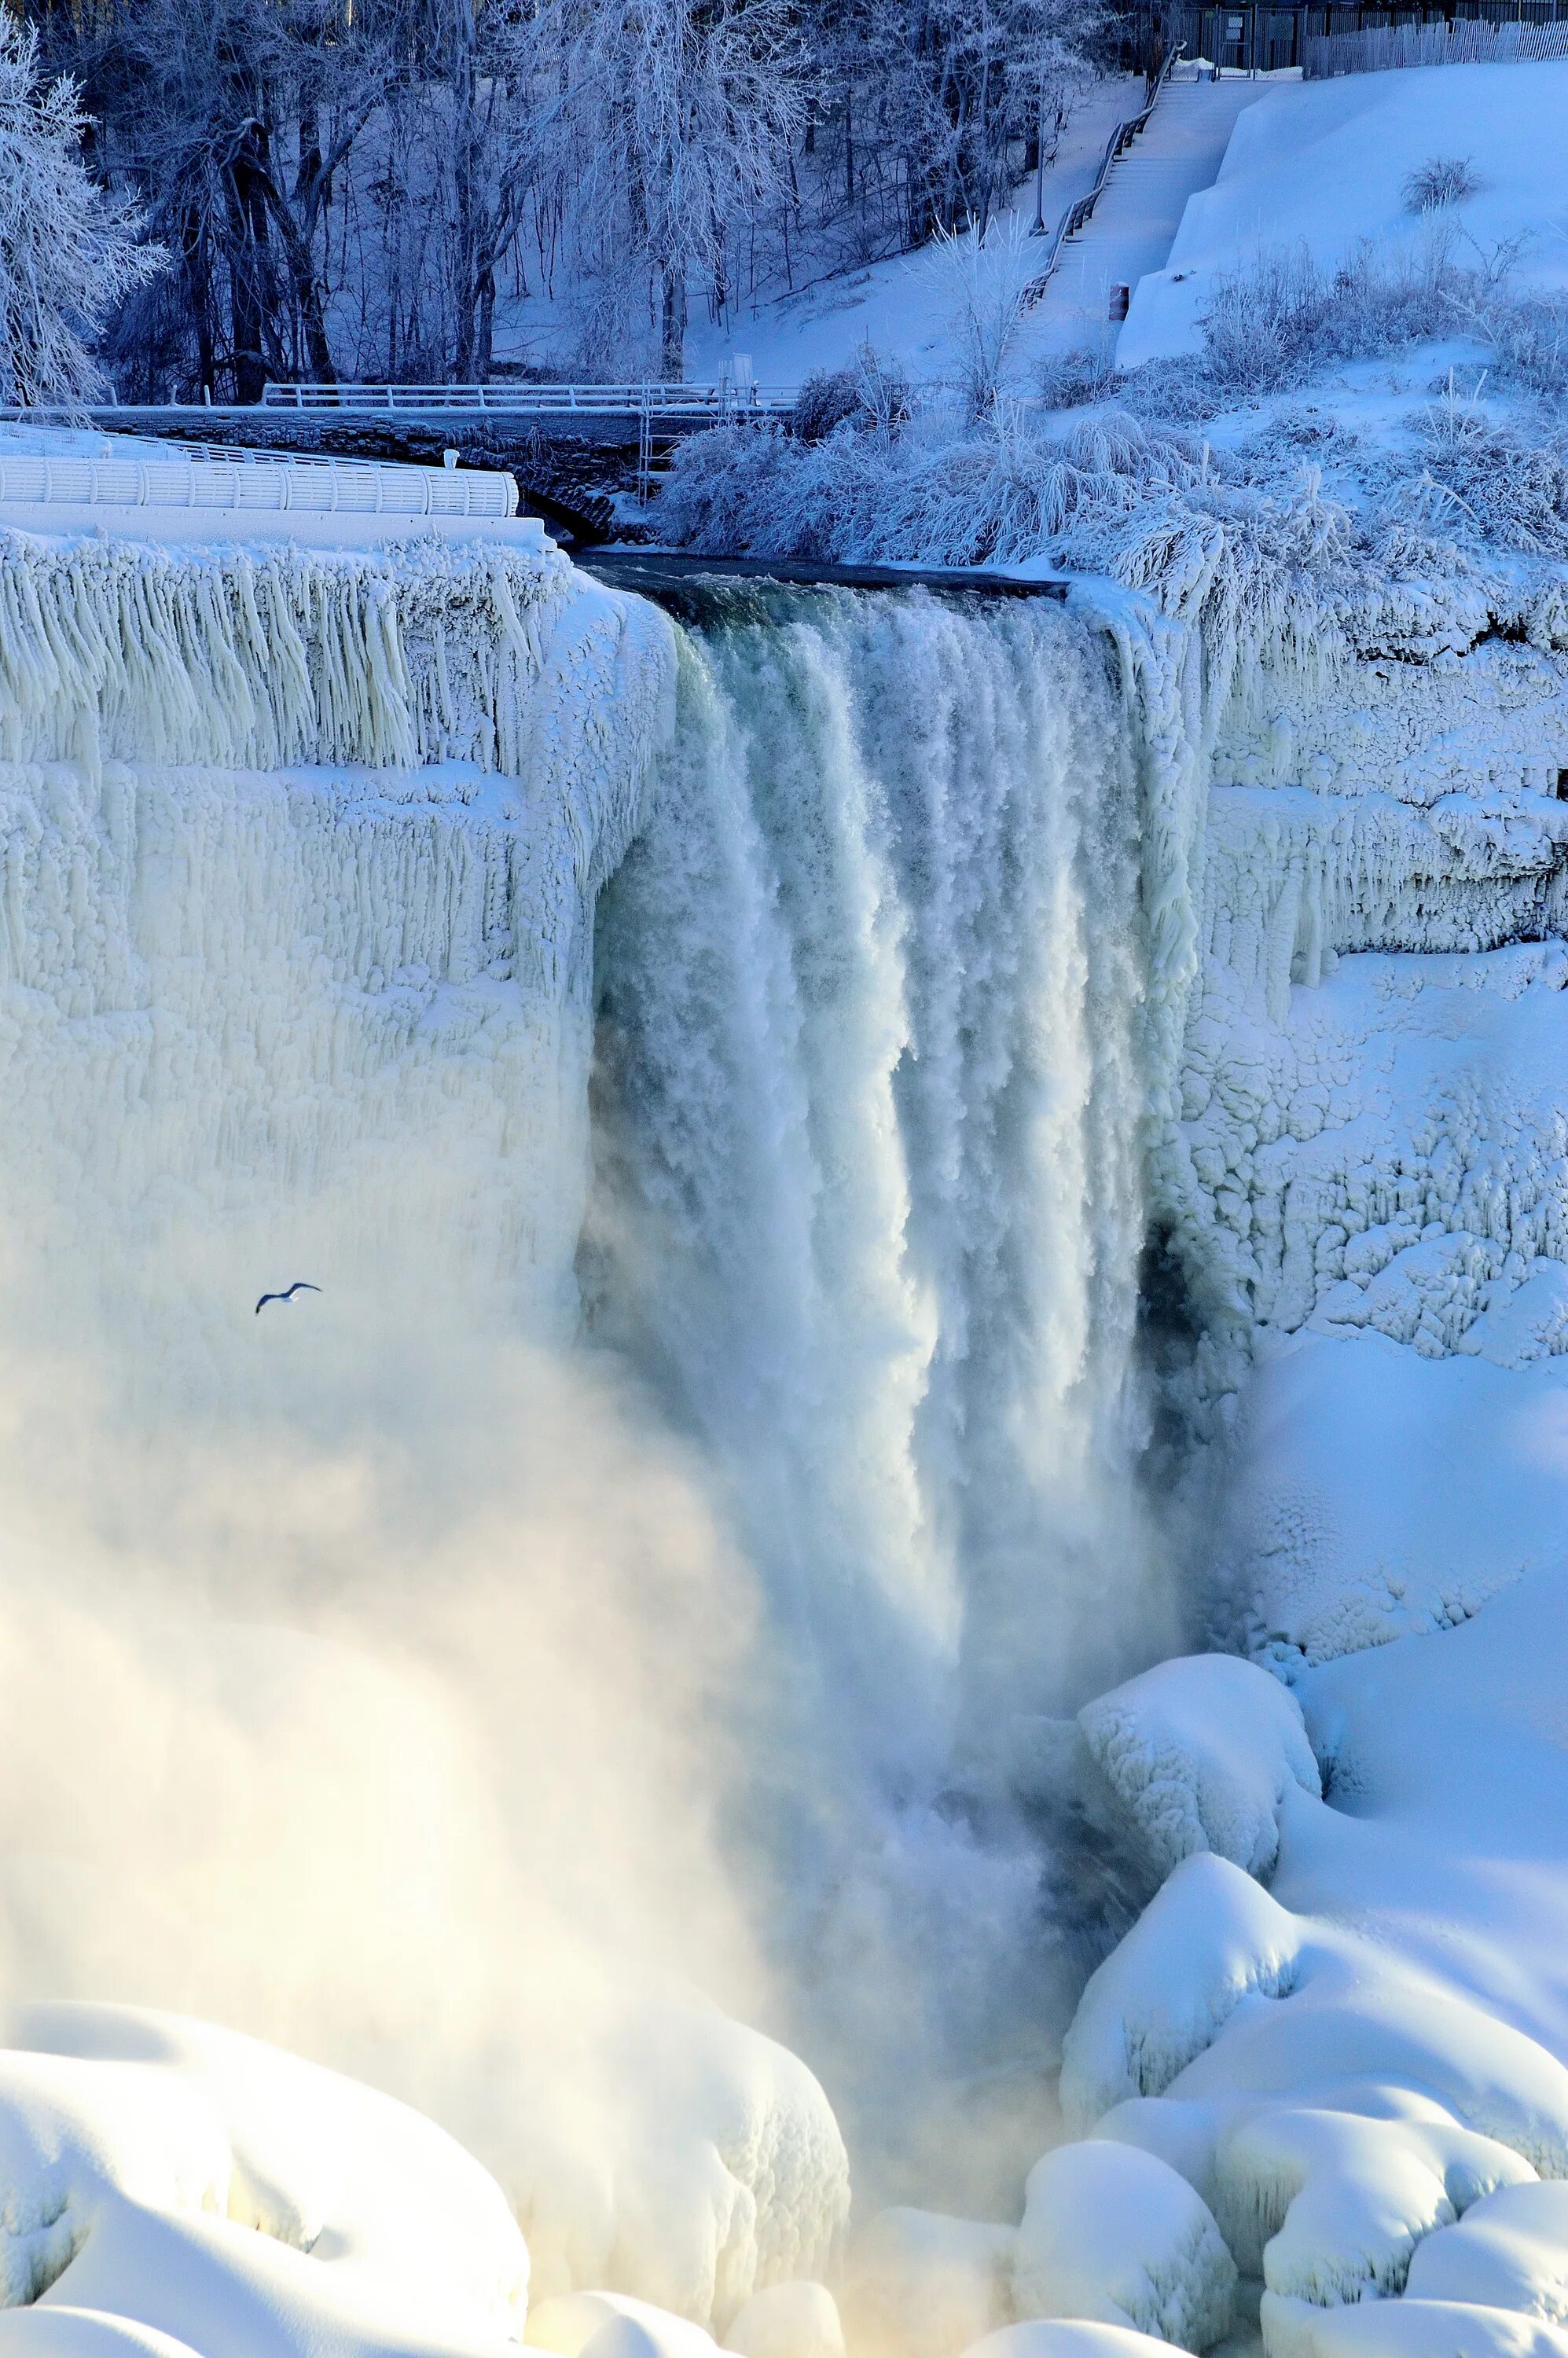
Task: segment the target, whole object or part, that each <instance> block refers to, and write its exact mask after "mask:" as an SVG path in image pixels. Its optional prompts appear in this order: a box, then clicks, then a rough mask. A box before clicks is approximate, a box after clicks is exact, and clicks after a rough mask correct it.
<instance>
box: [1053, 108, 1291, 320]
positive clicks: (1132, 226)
mask: <svg viewBox="0 0 1568 2358" xmlns="http://www.w3.org/2000/svg"><path fill="white" fill-rule="evenodd" d="M1270 87H1271V84H1270V83H1269V82H1268V81H1240V80H1237V81H1219V82H1210V81H1205V82H1173V83H1170V84H1168V85H1167V87H1166V88H1165V90H1164V91H1163V92H1162V94H1161V97H1160V102H1159V104H1158V105H1157V106H1156V107H1155V109H1154V113H1153V114H1152V117H1151V118H1150V122H1149V125H1148V128H1147V129H1146V130H1145V131H1143V132H1142V133H1141V135H1140V136H1139V137H1138V138H1137V140H1135V141H1134V143H1133V145H1132V146H1130V148H1129V149H1128V151H1127V153H1126V155H1125V156H1123V157H1120V158H1119V161H1118V162H1117V163H1116V165H1115V166H1114V167H1113V168H1112V171H1111V176H1110V178H1109V180H1108V183H1107V186H1106V190H1105V194H1104V195H1103V196H1102V197H1101V199H1100V200H1099V203H1098V205H1097V206H1096V208H1095V211H1094V213H1093V215H1092V216H1091V218H1090V220H1089V222H1087V226H1086V227H1085V228H1084V229H1083V231H1082V232H1081V233H1079V235H1078V236H1076V237H1075V238H1073V239H1071V240H1070V241H1069V243H1067V245H1066V246H1065V248H1064V249H1063V254H1062V261H1061V266H1060V268H1059V269H1058V270H1057V271H1056V272H1055V274H1054V276H1053V278H1052V279H1051V281H1050V284H1049V285H1048V287H1046V290H1045V293H1044V297H1042V299H1041V302H1040V305H1039V308H1037V310H1036V311H1035V314H1034V319H1035V321H1036V322H1037V327H1036V331H1035V338H1032V341H1035V340H1036V339H1037V340H1038V341H1039V343H1040V345H1041V348H1042V349H1044V350H1045V351H1048V352H1078V351H1083V350H1086V349H1088V350H1096V349H1101V350H1106V349H1108V347H1109V345H1110V342H1111V340H1112V338H1113V336H1114V334H1115V330H1114V328H1113V327H1112V324H1111V320H1110V289H1111V288H1112V287H1136V286H1137V284H1138V281H1139V280H1140V278H1141V277H1142V276H1144V274H1145V272H1147V271H1151V270H1161V269H1162V268H1163V267H1164V265H1165V260H1166V257H1167V256H1168V254H1170V251H1171V247H1172V244H1173V242H1174V239H1175V235H1176V232H1177V230H1178V229H1179V228H1180V227H1181V221H1182V214H1183V211H1184V208H1185V206H1186V201H1187V199H1188V198H1189V197H1191V196H1193V195H1195V193H1196V192H1197V190H1198V189H1206V188H1209V187H1211V186H1212V185H1213V183H1214V181H1215V179H1216V178H1217V175H1218V172H1219V168H1220V165H1221V163H1222V162H1223V161H1224V158H1225V151H1226V148H1227V146H1228V144H1229V141H1230V135H1231V132H1232V130H1233V129H1234V128H1235V125H1236V118H1237V116H1238V114H1240V113H1241V111H1242V109H1243V108H1244V107H1247V106H1250V105H1252V104H1253V103H1255V101H1257V100H1258V99H1260V98H1261V97H1262V96H1263V94H1264V92H1266V91H1267V90H1268V89H1269V88H1270Z"/></svg>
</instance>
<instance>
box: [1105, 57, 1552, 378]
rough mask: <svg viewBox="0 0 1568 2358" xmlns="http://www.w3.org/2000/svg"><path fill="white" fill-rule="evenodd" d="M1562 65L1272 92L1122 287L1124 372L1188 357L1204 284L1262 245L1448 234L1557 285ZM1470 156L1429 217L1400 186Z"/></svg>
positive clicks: (1451, 71)
mask: <svg viewBox="0 0 1568 2358" xmlns="http://www.w3.org/2000/svg"><path fill="white" fill-rule="evenodd" d="M1565 107H1568V63H1548V64H1541V65H1510V66H1491V65H1487V66H1479V65H1477V66H1432V67H1421V68H1417V69H1413V70H1404V71H1399V72H1390V73H1377V74H1347V75H1345V76H1343V77H1341V78H1340V79H1339V80H1337V81H1322V82H1304V83H1297V84H1293V85H1292V86H1290V87H1288V88H1283V89H1278V90H1274V91H1271V92H1269V93H1268V95H1267V96H1266V97H1264V98H1261V99H1260V100H1259V102H1258V103H1257V104H1256V105H1255V106H1251V107H1249V108H1248V109H1247V111H1246V112H1245V113H1244V114H1242V115H1241V116H1240V117H1239V119H1238V123H1237V125H1236V130H1235V133H1234V134H1233V135H1232V138H1231V142H1230V146H1229V147H1228V149H1227V153H1226V157H1225V161H1224V164H1223V165H1222V167H1221V168H1220V172H1219V176H1218V178H1217V181H1216V183H1215V185H1214V187H1213V188H1211V189H1204V190H1200V192H1199V193H1198V194H1197V195H1196V196H1194V197H1193V198H1191V199H1190V200H1189V201H1188V203H1187V207H1186V211H1185V212H1184V215H1183V217H1182V225H1181V228H1180V230H1179V231H1178V232H1177V234H1176V239H1175V243H1174V244H1173V247H1172V249H1171V254H1170V259H1169V261H1168V262H1167V263H1166V265H1165V266H1164V268H1163V269H1162V270H1159V271H1157V272H1154V273H1152V275H1151V276H1147V277H1145V278H1144V279H1142V280H1141V283H1140V284H1139V286H1138V287H1136V288H1135V289H1134V292H1133V297H1132V304H1131V308H1130V311H1129V314H1128V319H1127V325H1126V327H1125V328H1124V329H1123V330H1122V332H1121V337H1120V341H1119V344H1118V346H1117V362H1118V365H1119V367H1121V368H1124V369H1125V368H1136V367H1137V366H1139V364H1140V363H1141V362H1144V361H1148V360H1154V359H1158V358H1160V357H1161V356H1162V355H1168V354H1174V353H1180V352H1194V351H1195V350H1196V349H1197V348H1198V344H1199V341H1200V338H1199V333H1198V328H1197V319H1198V315H1199V313H1200V311H1201V310H1202V309H1203V308H1204V302H1205V298H1206V293H1207V290H1208V288H1209V287H1211V286H1212V284H1213V282H1214V279H1215V277H1216V276H1217V275H1219V274H1222V273H1224V272H1226V271H1233V270H1236V269H1238V268H1240V267H1244V266H1246V265H1249V264H1250V263H1252V262H1254V261H1256V260H1257V258H1258V256H1259V255H1260V254H1263V253H1267V252H1273V251H1281V250H1285V251H1290V250H1304V251H1305V252H1306V253H1308V254H1311V255H1312V257H1313V258H1314V261H1316V262H1317V263H1319V264H1320V265H1324V266H1325V267H1327V268H1330V269H1332V268H1333V266H1334V265H1336V264H1337V263H1339V262H1341V261H1343V260H1344V259H1345V258H1346V255H1348V254H1350V253H1352V251H1353V250H1354V249H1355V248H1356V246H1357V244H1358V243H1360V241H1361V240H1363V239H1373V240H1377V241H1379V242H1380V243H1392V244H1393V245H1394V246H1396V247H1398V248H1402V249H1404V250H1406V251H1408V252H1409V253H1410V254H1411V256H1412V257H1419V256H1420V254H1421V253H1422V249H1423V247H1424V246H1425V245H1426V244H1428V243H1430V241H1431V239H1432V238H1433V235H1434V234H1436V235H1442V234H1444V233H1454V234H1455V235H1456V236H1457V237H1458V239H1459V240H1461V241H1462V243H1463V245H1464V248H1465V255H1464V258H1465V259H1466V260H1467V261H1471V262H1473V263H1476V264H1479V263H1481V262H1483V261H1486V260H1489V259H1493V258H1495V257H1497V256H1498V255H1499V254H1501V253H1502V252H1504V251H1505V250H1507V249H1509V248H1511V247H1512V246H1513V244H1514V242H1515V241H1519V242H1520V243H1519V252H1518V257H1517V265H1516V266H1517V274H1518V276H1519V279H1520V280H1521V282H1524V283H1530V284H1536V285H1541V286H1548V287H1559V286H1562V285H1563V283H1564V282H1565V281H1568V228H1565V226H1564V222H1565V219H1568V156H1565V155H1564V153H1563V140H1562V123H1563V110H1564V108H1565ZM1433 157H1460V158H1467V159H1468V160H1469V162H1470V163H1471V165H1472V167H1473V168H1474V171H1475V174H1476V179H1477V181H1478V183H1479V185H1478V187H1477V189H1476V193H1475V194H1474V195H1473V196H1471V197H1469V198H1467V199H1466V200H1465V201H1464V203H1463V204H1462V205H1459V206H1456V207H1454V208H1453V209H1452V210H1451V211H1447V212H1445V213H1444V214H1443V215H1442V216H1441V217H1440V218H1439V219H1437V220H1434V219H1433V217H1432V216H1426V217H1422V216H1421V215H1418V214H1416V213H1414V212H1412V211H1411V205H1410V202H1409V200H1408V197H1407V194H1406V182H1407V181H1408V179H1409V178H1410V176H1411V173H1412V172H1414V171H1416V170H1417V169H1418V168H1419V167H1420V166H1421V165H1422V164H1424V163H1426V162H1428V161H1429V160H1430V159H1432V158H1433Z"/></svg>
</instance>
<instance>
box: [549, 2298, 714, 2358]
mask: <svg viewBox="0 0 1568 2358" xmlns="http://www.w3.org/2000/svg"><path fill="white" fill-rule="evenodd" d="M621 2326H626V2327H630V2328H631V2329H632V2330H633V2334H634V2336H635V2339H634V2340H633V2341H622V2342H616V2341H615V2339H614V2336H613V2335H612V2334H611V2333H610V2332H609V2331H608V2329H611V2328H614V2327H621ZM601 2339H602V2341H603V2346H604V2348H605V2349H606V2350H608V2349H610V2348H611V2347H612V2346H613V2347H615V2348H617V2349H623V2350H624V2351H625V2352H626V2353H627V2358H630V2353H632V2351H633V2350H636V2351H638V2352H640V2353H643V2358H712V2353H713V2346H714V2344H713V2336H712V2335H711V2333H707V2332H705V2331H703V2329H702V2327H701V2326H700V2325H693V2324H692V2322H691V2320H689V2319H688V2318H685V2317H677V2316H676V2315H675V2313H674V2312H673V2310H670V2309H659V2308H657V2307H656V2306H655V2305H654V2302H652V2301H649V2300H637V2299H633V2296H632V2295H631V2294H630V2293H621V2292H589V2291H583V2292H558V2293H555V2294H553V2295H552V2296H551V2298H550V2299H548V2300H542V2301H538V2302H536V2303H535V2305H534V2307H533V2308H532V2309H530V2310H529V2312H528V2327H527V2331H526V2333H525V2334H524V2340H525V2341H526V2342H528V2344H529V2346H530V2348H532V2349H535V2350H553V2351H555V2352H556V2353H557V2358H579V2352H580V2351H583V2350H586V2349H588V2348H589V2346H590V2345H591V2346H592V2347H594V2348H596V2349H597V2348H598V2347H600V2342H601Z"/></svg>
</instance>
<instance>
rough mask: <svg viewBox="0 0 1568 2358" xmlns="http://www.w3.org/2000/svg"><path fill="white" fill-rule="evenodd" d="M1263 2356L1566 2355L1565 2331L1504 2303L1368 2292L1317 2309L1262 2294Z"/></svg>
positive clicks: (1544, 2357) (1432, 2357)
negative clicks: (1382, 2296)
mask: <svg viewBox="0 0 1568 2358" xmlns="http://www.w3.org/2000/svg"><path fill="white" fill-rule="evenodd" d="M1262 2311H1263V2346H1264V2348H1265V2350H1267V2352H1268V2353H1269V2358H1568V2333H1563V2331H1561V2330H1560V2329H1559V2328H1558V2327H1556V2326H1553V2325H1548V2324H1547V2323H1545V2322H1544V2321H1543V2320H1541V2319H1539V2318H1533V2317H1521V2316H1519V2313H1518V2311H1517V2310H1511V2309H1471V2308H1467V2307H1464V2308H1462V2307H1460V2306H1459V2305H1458V2304H1456V2303H1454V2302H1451V2301H1438V2300H1373V2301H1361V2302H1357V2304H1356V2305H1355V2306H1354V2307H1353V2308H1346V2309H1319V2308H1318V2307H1317V2306H1316V2305H1315V2303H1314V2302H1312V2301H1306V2300H1281V2299H1279V2298H1278V2297H1277V2296H1276V2295H1275V2294H1273V2293H1265V2294H1264V2296H1263V2304H1262Z"/></svg>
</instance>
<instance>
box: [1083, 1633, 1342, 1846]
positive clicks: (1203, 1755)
mask: <svg viewBox="0 0 1568 2358" xmlns="http://www.w3.org/2000/svg"><path fill="white" fill-rule="evenodd" d="M1078 1725H1080V1726H1081V1727H1082V1729H1083V1731H1084V1734H1085V1736H1086V1737H1087V1742H1088V1746H1089V1750H1090V1751H1091V1753H1092V1754H1093V1756H1094V1758H1095V1760H1096V1762H1097V1764H1098V1767H1099V1768H1100V1769H1101V1771H1102V1772H1103V1774H1104V1775H1105V1777H1106V1779H1107V1781H1108V1783H1109V1785H1110V1787H1111V1790H1113V1792H1115V1794H1116V1795H1117V1798H1118V1799H1119V1801H1120V1802H1121V1804H1122V1807H1123V1808H1124V1809H1125V1810H1126V1812H1127V1813H1128V1815H1129V1817H1130V1819H1131V1820H1132V1822H1133V1823H1134V1825H1135V1826H1136V1827H1137V1829H1138V1831H1139V1833H1140V1834H1141V1836H1142V1837H1143V1840H1144V1842H1145V1843H1146V1844H1147V1845H1148V1847H1149V1850H1150V1851H1151V1853H1152V1856H1153V1859H1154V1862H1155V1864H1156V1866H1158V1867H1159V1869H1160V1871H1161V1872H1162V1874H1169V1872H1170V1870H1171V1868H1172V1867H1173V1866H1177V1865H1178V1864H1179V1863H1180V1861H1181V1860H1183V1859H1184V1858H1187V1857H1190V1856H1191V1855H1193V1854H1194V1853H1195V1852H1197V1851H1213V1852H1214V1853H1215V1854H1216V1855H1217V1856H1218V1857H1220V1858H1227V1859H1229V1860H1230V1861H1231V1862H1232V1864H1233V1865H1234V1866H1239V1867H1243V1868H1245V1869H1246V1871H1247V1873H1248V1874H1249V1875H1266V1874H1267V1873H1268V1871H1269V1869H1270V1868H1271V1866H1273V1864H1274V1857H1275V1854H1276V1853H1277V1851H1278V1849H1279V1846H1280V1831H1279V1809H1280V1804H1281V1801H1283V1799H1284V1796H1285V1794H1286V1792H1287V1791H1288V1790H1290V1788H1291V1787H1292V1785H1295V1786H1299V1787H1300V1789H1301V1790H1302V1791H1303V1792H1306V1793H1311V1794H1313V1795H1314V1797H1315V1796H1316V1795H1317V1793H1318V1792H1319V1791H1320V1790H1321V1789H1320V1786H1319V1782H1318V1774H1317V1763H1316V1761H1315V1760H1314V1758H1313V1754H1312V1747H1311V1746H1310V1745H1309V1744H1308V1742H1307V1739H1306V1731H1305V1729H1304V1728H1303V1725H1302V1714H1301V1705H1300V1704H1298V1703H1297V1702H1296V1700H1295V1698H1294V1696H1293V1695H1292V1694H1290V1693H1288V1692H1287V1691H1286V1689H1285V1688H1283V1687H1282V1686H1281V1684H1280V1682H1279V1681H1278V1680H1277V1679H1272V1678H1271V1677H1270V1676H1269V1675H1268V1673H1267V1671H1260V1670H1258V1669H1257V1668H1256V1667H1255V1666H1254V1665H1253V1664H1252V1663H1250V1662H1245V1661H1239V1660H1234V1659H1233V1658H1231V1657H1230V1656H1228V1655H1224V1654H1199V1655H1195V1656H1193V1657H1191V1658H1190V1659H1188V1660H1183V1661H1173V1662H1162V1663H1160V1664H1158V1665H1157V1666H1156V1668H1154V1669H1153V1670H1152V1671H1144V1672H1143V1673H1142V1675H1141V1677H1139V1678H1135V1679H1130V1680H1129V1682H1127V1684H1126V1685H1125V1686H1119V1687H1117V1688H1115V1689H1114V1690H1113V1691H1112V1693H1109V1694H1107V1695H1101V1696H1100V1697H1099V1698H1098V1701H1097V1702H1095V1703H1091V1704H1087V1705H1086V1707H1085V1708H1084V1710H1082V1711H1081V1712H1080V1713H1079V1714H1078Z"/></svg>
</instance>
